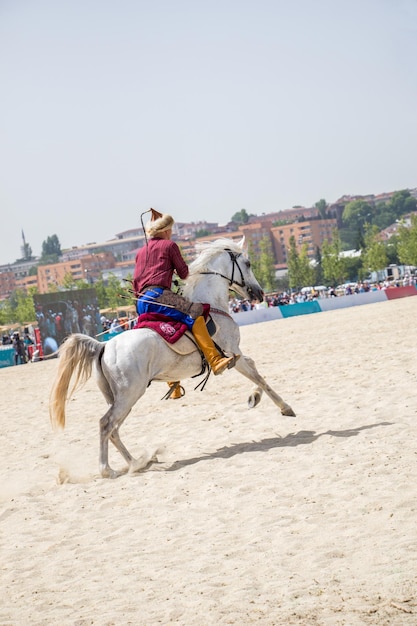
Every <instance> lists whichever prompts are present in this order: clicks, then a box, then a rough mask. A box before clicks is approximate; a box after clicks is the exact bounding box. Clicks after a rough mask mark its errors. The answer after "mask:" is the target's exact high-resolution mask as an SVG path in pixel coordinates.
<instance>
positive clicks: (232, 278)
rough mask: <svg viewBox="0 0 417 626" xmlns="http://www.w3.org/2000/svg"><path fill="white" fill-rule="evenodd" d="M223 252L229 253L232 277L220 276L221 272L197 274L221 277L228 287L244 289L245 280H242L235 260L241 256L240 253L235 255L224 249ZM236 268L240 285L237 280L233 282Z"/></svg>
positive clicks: (240, 271) (241, 274)
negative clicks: (235, 286) (233, 286)
mask: <svg viewBox="0 0 417 626" xmlns="http://www.w3.org/2000/svg"><path fill="white" fill-rule="evenodd" d="M225 252H228V253H229V256H230V259H231V261H232V263H233V265H232V276H231V277H229V276H225V275H224V274H222V273H221V272H215V271H208V272H199V274H206V275H208V274H211V275H213V276H221V277H222V278H224V279H225V280H227V281H228V283H229V287H231V286H232V285H237V286H238V287H242V288H243V287H246V283H245V279H244V278H243V272H242V270H241V269H240V266H239V263H238V262H237V259H238V258H239V257H240V256H241V254H242V253H241V252H239V253H237V254H236V253H235V252H233V251H232V250H230V249H229V248H226V249H225ZM236 267H237V269H238V270H239V273H240V281H241V282H240V283H238V282H237V280H235V268H236Z"/></svg>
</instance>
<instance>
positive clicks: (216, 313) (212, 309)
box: [210, 306, 233, 320]
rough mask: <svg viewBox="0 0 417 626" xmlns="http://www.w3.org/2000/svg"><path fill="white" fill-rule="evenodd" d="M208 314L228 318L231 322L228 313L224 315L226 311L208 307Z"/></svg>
mask: <svg viewBox="0 0 417 626" xmlns="http://www.w3.org/2000/svg"><path fill="white" fill-rule="evenodd" d="M210 313H214V314H215V315H224V317H228V318H229V319H231V320H232V319H233V317H232V316H231V315H229V313H226V311H222V310H221V309H215V308H214V306H211V307H210Z"/></svg>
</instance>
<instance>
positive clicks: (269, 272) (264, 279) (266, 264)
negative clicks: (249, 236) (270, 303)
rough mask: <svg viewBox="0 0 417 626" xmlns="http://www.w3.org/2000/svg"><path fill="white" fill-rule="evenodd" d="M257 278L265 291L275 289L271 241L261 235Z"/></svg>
mask: <svg viewBox="0 0 417 626" xmlns="http://www.w3.org/2000/svg"><path fill="white" fill-rule="evenodd" d="M259 248H260V255H259V278H258V281H259V283H260V284H261V286H262V288H263V289H264V290H265V291H267V292H268V291H274V289H275V264H274V255H273V253H272V248H271V242H270V240H269V238H268V237H263V238H262V239H261V241H260V242H259Z"/></svg>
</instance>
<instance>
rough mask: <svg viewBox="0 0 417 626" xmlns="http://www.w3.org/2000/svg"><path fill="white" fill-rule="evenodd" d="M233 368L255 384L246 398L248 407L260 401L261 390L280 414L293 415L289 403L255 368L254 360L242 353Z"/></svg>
mask: <svg viewBox="0 0 417 626" xmlns="http://www.w3.org/2000/svg"><path fill="white" fill-rule="evenodd" d="M235 369H237V371H238V372H240V373H241V374H243V376H246V378H249V380H251V381H252V382H254V383H255V384H256V385H257V386H256V388H255V389H254V390H253V391H252V393H251V395H250V396H249V399H248V405H249V408H253V407H255V406H256V405H257V404H259V402H260V401H261V397H262V392H263V391H265V393H266V394H267V395H268V396H269V397H270V398H271V400H272V401H273V402H274V403H275V404H276V405H277V406H279V408H280V410H281V414H282V415H288V416H291V417H295V413H294V411H293V410H292V408H291V407H290V405H289V404H287V403H286V402H284V400H283V399H282V398H281V396H279V395H278V394H277V393H276V392H275V391H274V390H273V389H272V388H271V387H270V386H269V385H268V383H267V382H266V380H265V379H264V378H263V377H262V376H261V375H260V373H259V372H258V370H257V369H256V365H255V362H254V361H253V359H251V358H250V357H248V356H245V355H242V356H241V358H240V359H239V360H238V361H237V362H236V365H235Z"/></svg>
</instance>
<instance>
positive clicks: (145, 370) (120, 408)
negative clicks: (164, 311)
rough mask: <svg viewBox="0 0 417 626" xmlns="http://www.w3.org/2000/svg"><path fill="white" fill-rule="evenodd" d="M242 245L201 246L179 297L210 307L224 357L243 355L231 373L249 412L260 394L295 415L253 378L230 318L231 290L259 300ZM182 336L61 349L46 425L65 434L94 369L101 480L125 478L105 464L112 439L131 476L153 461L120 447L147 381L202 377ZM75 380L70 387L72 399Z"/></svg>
mask: <svg viewBox="0 0 417 626" xmlns="http://www.w3.org/2000/svg"><path fill="white" fill-rule="evenodd" d="M243 246H244V239H242V240H241V241H240V242H239V243H236V242H233V241H232V240H229V239H218V240H217V241H214V242H213V243H208V244H202V245H200V246H199V249H200V254H199V256H198V257H197V259H196V260H195V261H194V262H193V263H191V265H190V274H189V277H188V279H187V281H186V284H185V287H184V290H183V293H184V295H185V296H186V297H187V298H189V299H190V300H192V301H193V302H205V303H208V304H210V315H211V317H212V319H213V321H214V322H215V325H216V332H215V334H214V335H213V340H214V341H215V342H216V343H217V345H218V346H220V347H221V348H222V350H223V351H224V352H226V353H233V354H236V355H240V358H239V359H238V360H237V362H236V366H235V367H236V369H237V370H238V371H239V372H240V373H241V374H243V375H244V376H246V377H247V378H249V380H251V381H252V382H253V383H255V385H256V386H255V388H254V389H253V390H252V392H251V394H250V396H249V401H248V402H249V407H250V408H252V407H254V406H256V405H257V404H258V403H259V402H260V400H261V396H262V392H263V391H265V393H266V394H267V395H268V396H269V397H270V398H271V399H272V400H273V402H274V403H275V404H276V405H277V406H278V407H279V408H280V410H281V413H282V414H283V415H289V416H294V415H295V414H294V412H293V410H292V409H291V407H290V406H289V405H288V404H287V403H286V402H284V400H283V399H282V398H281V397H280V396H279V395H278V394H277V393H276V392H275V391H274V390H273V389H271V387H270V386H269V385H268V384H267V383H266V381H265V380H264V379H263V378H262V376H261V375H260V374H259V373H258V371H257V369H256V367H255V363H254V361H253V360H252V359H251V358H250V357H247V356H244V355H243V354H242V353H241V351H240V349H239V341H240V334H239V327H238V325H237V324H236V322H235V321H234V320H233V318H232V317H231V316H230V315H229V313H228V298H229V289H233V290H234V291H235V292H237V293H239V294H240V295H241V296H242V297H243V298H248V299H253V298H256V299H258V300H262V299H263V291H262V289H261V287H260V285H259V283H258V281H257V280H256V278H255V276H254V275H253V272H252V270H251V268H250V262H249V259H248V257H247V256H246V254H245V253H244V250H243ZM187 335H188V333H186V335H185V336H183V337H181V339H180V340H179V341H178V342H176V344H174V345H170V344H168V343H167V342H165V341H164V339H163V338H162V337H160V335H159V334H157V333H156V332H155V331H153V330H150V329H147V328H143V329H133V330H128V331H125V332H123V333H120V334H119V335H117V336H116V337H114V338H113V339H111V340H110V341H108V342H106V343H102V342H99V341H97V340H96V339H94V338H92V337H88V336H86V335H82V334H79V333H77V334H73V335H70V336H69V337H68V339H67V340H66V341H65V342H64V344H63V345H62V346H61V348H60V351H59V356H60V358H59V361H58V372H57V377H56V380H55V382H54V385H53V388H52V391H51V398H50V405H49V408H50V416H51V422H52V425H53V426H54V427H61V428H64V426H65V404H66V401H67V400H68V399H69V397H70V396H71V394H72V393H73V392H74V391H75V390H76V389H77V388H78V387H80V386H81V385H82V384H83V383H84V382H86V381H87V380H88V379H89V378H90V376H91V373H92V369H93V366H94V370H95V375H96V379H97V384H98V386H99V388H100V390H101V392H102V393H103V395H104V397H105V399H106V401H107V403H108V405H109V408H108V410H107V412H106V413H105V415H104V416H103V417H102V418H101V420H100V459H99V466H100V473H101V475H102V476H103V477H105V478H116V477H117V476H119V475H120V474H121V473H124V472H116V471H114V470H113V469H112V468H111V467H110V465H109V460H108V456H109V455H108V444H109V440H110V441H111V442H112V444H113V445H114V446H115V447H116V448H117V450H118V451H119V452H120V454H121V455H122V457H123V458H124V459H125V461H126V462H127V464H128V469H129V471H138V470H140V469H143V468H144V467H146V466H147V465H148V464H149V463H150V461H152V454H150V453H144V454H142V455H141V457H140V458H139V459H137V460H136V459H134V458H133V457H132V456H131V454H130V453H129V451H128V450H127V449H126V447H125V446H124V444H123V443H122V441H121V439H120V435H119V429H120V427H121V425H122V424H123V422H124V420H125V419H126V417H127V416H128V414H129V413H130V411H131V409H132V407H133V405H134V404H135V403H136V402H137V401H138V400H139V398H140V397H141V396H142V395H143V394H144V393H145V391H146V388H147V387H148V385H149V384H150V382H151V381H165V382H168V381H173V380H177V381H180V380H183V379H185V378H190V377H191V376H196V375H198V374H199V373H202V355H201V353H200V351H199V349H198V348H197V346H196V344H195V342H194V341H190V337H192V336H191V334H190V337H188V336H187ZM73 373H74V374H75V380H74V384H73V386H72V389H71V391H70V392H69V387H70V382H71V378H72V375H73ZM224 375H226V376H227V372H226V373H225V374H224ZM125 471H127V470H125Z"/></svg>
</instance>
